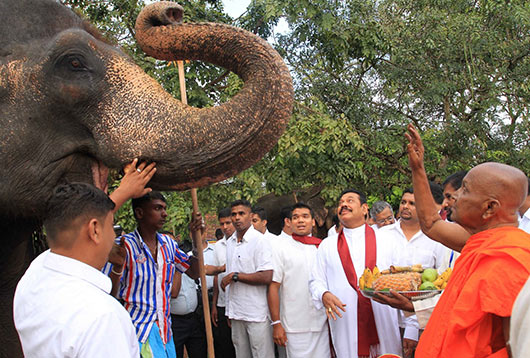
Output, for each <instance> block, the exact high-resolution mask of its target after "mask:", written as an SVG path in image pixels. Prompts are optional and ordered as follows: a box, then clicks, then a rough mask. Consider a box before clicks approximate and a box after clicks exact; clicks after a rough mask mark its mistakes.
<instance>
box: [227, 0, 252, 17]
mask: <svg viewBox="0 0 530 358" xmlns="http://www.w3.org/2000/svg"><path fill="white" fill-rule="evenodd" d="M248 4H250V0H223V5H224V9H225V11H226V13H227V14H228V15H230V17H232V18H236V17H238V16H239V15H241V14H242V13H244V12H245V10H246V9H247V6H248Z"/></svg>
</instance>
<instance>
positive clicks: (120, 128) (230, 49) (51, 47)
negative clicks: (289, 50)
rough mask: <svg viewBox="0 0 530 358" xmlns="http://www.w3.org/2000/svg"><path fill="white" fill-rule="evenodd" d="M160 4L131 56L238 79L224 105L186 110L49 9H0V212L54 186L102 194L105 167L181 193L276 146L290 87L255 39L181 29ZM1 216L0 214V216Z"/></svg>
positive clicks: (40, 0) (25, 205)
mask: <svg viewBox="0 0 530 358" xmlns="http://www.w3.org/2000/svg"><path fill="white" fill-rule="evenodd" d="M181 18H182V8H181V7H180V6H178V5H177V4H175V3H171V2H159V3H154V4H152V5H150V6H148V7H146V8H145V9H144V10H143V11H142V12H141V14H140V15H139V16H138V19H137V25H136V36H137V40H138V42H139V44H140V45H141V47H142V49H143V50H144V51H145V52H146V53H147V54H149V55H151V56H153V57H156V58H159V59H163V60H179V59H190V60H202V61H207V62H210V63H213V64H216V65H219V66H221V67H224V68H226V69H228V70H231V71H233V72H235V73H236V74H238V75H239V76H240V77H241V78H242V79H243V81H244V83H245V84H244V87H243V88H242V89H241V91H240V92H239V93H238V94H237V95H236V96H235V97H234V98H233V99H232V100H230V101H229V102H227V103H224V104H221V105H219V106H216V107H212V108H203V109H198V108H193V107H189V106H186V105H184V104H182V103H181V102H180V101H178V100H176V99H174V98H173V97H172V96H171V95H170V94H168V93H167V92H165V91H164V90H163V89H162V87H161V86H160V85H159V84H158V83H157V82H156V81H155V80H154V79H152V78H151V77H149V76H148V75H147V74H145V73H144V72H143V71H142V69H141V68H140V67H138V66H137V65H135V64H134V63H133V62H132V60H131V59H130V58H129V57H127V56H126V55H125V54H123V53H122V52H121V51H120V50H119V49H118V48H116V47H115V46H114V45H112V44H109V43H107V42H106V41H104V40H103V38H102V36H100V35H99V34H98V33H97V31H95V30H94V29H93V28H92V27H91V26H89V25H88V24H86V23H85V22H83V21H82V20H81V19H79V18H78V17H77V16H76V15H75V14H74V13H73V12H71V11H70V10H69V9H67V8H65V7H63V6H61V5H60V4H58V3H57V2H56V1H53V0H4V1H2V2H1V3H0V121H1V124H2V126H1V128H2V129H1V130H0V159H1V160H0V162H1V163H2V164H3V166H4V168H3V170H2V172H1V173H0V207H1V208H2V210H3V211H4V214H10V215H16V216H35V217H38V216H39V215H41V214H42V210H43V204H44V202H45V201H46V199H47V197H48V195H49V193H50V192H51V190H52V188H53V187H54V186H55V185H57V184H58V183H61V182H65V181H85V182H92V183H94V184H96V185H97V186H99V187H104V186H105V183H106V180H107V168H108V167H114V168H118V167H121V166H123V165H124V164H125V163H127V162H129V161H131V160H132V159H133V158H136V157H137V158H140V159H142V160H147V161H155V162H156V163H157V174H156V175H155V177H154V178H153V179H152V181H151V183H150V186H151V187H153V188H156V189H159V190H183V189H187V188H190V187H198V186H204V185H207V184H210V183H213V182H217V181H220V180H223V179H225V178H228V177H230V176H233V175H235V174H237V173H238V172H240V171H242V170H243V169H245V168H247V167H249V166H251V165H252V164H253V163H255V162H256V161H258V160H259V159H260V158H261V157H262V156H263V155H264V154H265V153H266V152H267V151H269V150H270V149H271V147H272V146H273V145H274V144H275V142H276V141H277V139H278V137H279V136H280V135H281V133H282V132H283V130H284V128H285V126H286V122H287V120H288V118H289V116H290V113H291V109H292V101H293V88H292V80H291V77H290V75H289V72H288V69H287V67H286V65H285V64H284V62H283V60H282V59H281V57H280V56H279V55H278V54H277V52H276V51H274V49H272V47H271V46H270V45H269V44H268V43H267V42H265V41H264V40H262V39H260V38H259V37H257V36H255V35H253V34H251V33H249V32H247V31H244V30H241V29H238V28H235V27H232V26H228V25H222V24H212V23H201V24H184V23H181V22H180V19H181ZM4 216H5V215H4Z"/></svg>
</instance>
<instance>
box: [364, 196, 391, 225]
mask: <svg viewBox="0 0 530 358" xmlns="http://www.w3.org/2000/svg"><path fill="white" fill-rule="evenodd" d="M370 216H371V217H372V219H373V220H374V221H375V224H376V225H377V228H378V229H380V228H382V227H383V226H387V225H392V224H393V223H395V222H396V218H395V217H394V211H393V210H392V206H390V204H389V203H387V202H386V201H376V202H375V203H373V205H372V207H371V208H370Z"/></svg>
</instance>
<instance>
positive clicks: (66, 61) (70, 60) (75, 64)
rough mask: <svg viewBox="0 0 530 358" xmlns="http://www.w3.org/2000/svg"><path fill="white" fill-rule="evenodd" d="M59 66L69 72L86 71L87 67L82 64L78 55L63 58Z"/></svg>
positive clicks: (82, 61)
mask: <svg viewBox="0 0 530 358" xmlns="http://www.w3.org/2000/svg"><path fill="white" fill-rule="evenodd" d="M60 62H61V64H62V65H63V66H64V67H65V68H67V69H69V70H71V71H86V70H88V68H87V66H86V65H85V63H84V59H83V58H82V57H80V56H78V55H68V56H65V57H64V58H63V59H62V60H61V61H60Z"/></svg>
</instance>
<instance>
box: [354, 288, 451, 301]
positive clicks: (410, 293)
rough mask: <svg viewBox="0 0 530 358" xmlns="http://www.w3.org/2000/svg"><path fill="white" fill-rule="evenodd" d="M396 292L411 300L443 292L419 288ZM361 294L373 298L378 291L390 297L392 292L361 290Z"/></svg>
mask: <svg viewBox="0 0 530 358" xmlns="http://www.w3.org/2000/svg"><path fill="white" fill-rule="evenodd" d="M396 292H397V293H400V294H402V295H403V296H405V297H407V298H408V299H410V300H412V301H416V300H423V299H425V298H431V297H434V296H436V295H437V294H439V293H441V292H443V290H421V291H396ZM361 293H362V295H363V296H364V297H366V298H373V297H374V295H375V294H376V293H380V294H382V295H385V296H390V297H392V294H391V293H390V292H389V291H374V290H362V291H361Z"/></svg>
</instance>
